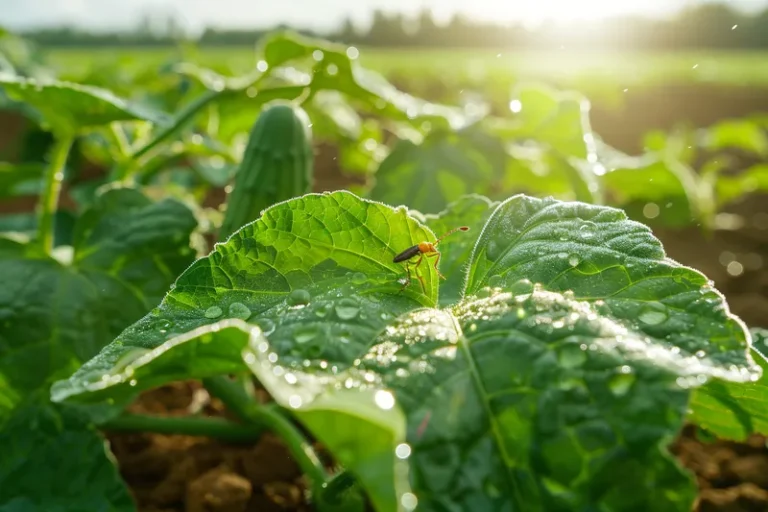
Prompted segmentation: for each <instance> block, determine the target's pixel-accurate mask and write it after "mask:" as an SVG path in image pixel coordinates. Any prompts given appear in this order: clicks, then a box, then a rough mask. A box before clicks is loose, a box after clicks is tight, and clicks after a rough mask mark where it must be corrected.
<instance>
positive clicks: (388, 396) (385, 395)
mask: <svg viewBox="0 0 768 512" xmlns="http://www.w3.org/2000/svg"><path fill="white" fill-rule="evenodd" d="M373 400H374V401H375V402H376V405H378V406H379V407H381V408H382V409H384V410H385V411H388V410H390V409H391V408H393V407H394V406H395V397H394V395H393V394H392V393H390V392H389V391H385V390H383V389H381V390H379V391H377V392H376V394H375V395H374V397H373Z"/></svg>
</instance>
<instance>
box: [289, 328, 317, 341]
mask: <svg viewBox="0 0 768 512" xmlns="http://www.w3.org/2000/svg"><path fill="white" fill-rule="evenodd" d="M318 334H319V332H318V329H317V328H316V327H315V326H312V325H308V326H306V327H300V328H298V329H296V331H295V332H294V333H293V339H294V340H296V343H307V342H309V341H312V340H313V339H315V338H316V337H317V335H318Z"/></svg>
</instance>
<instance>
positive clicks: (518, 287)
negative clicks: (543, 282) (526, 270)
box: [509, 279, 533, 295]
mask: <svg viewBox="0 0 768 512" xmlns="http://www.w3.org/2000/svg"><path fill="white" fill-rule="evenodd" d="M509 291H510V292H511V293H512V295H525V294H528V293H531V292H532V291H533V283H532V282H531V280H530V279H521V280H520V281H517V282H516V283H514V284H513V285H512V286H510V287H509Z"/></svg>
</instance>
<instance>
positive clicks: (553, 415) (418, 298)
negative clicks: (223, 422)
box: [52, 191, 762, 511]
mask: <svg viewBox="0 0 768 512" xmlns="http://www.w3.org/2000/svg"><path fill="white" fill-rule="evenodd" d="M478 200H479V199H478V198H477V197H469V198H465V199H462V200H461V201H460V202H459V204H456V205H451V207H450V208H449V209H448V210H447V211H446V212H444V214H442V215H440V216H438V217H437V218H435V219H434V221H433V222H438V221H439V220H440V218H441V217H444V216H450V215H452V214H453V210H454V209H463V208H464V205H463V204H461V203H463V202H465V201H472V202H476V201H478ZM468 220H472V221H474V222H475V223H476V224H477V225H478V227H479V229H476V230H474V231H472V230H470V231H469V232H467V233H464V234H463V236H462V237H456V238H454V239H446V240H445V242H444V244H441V251H443V252H444V253H446V255H447V256H446V260H450V259H451V257H452V256H451V255H452V254H453V253H454V252H455V253H456V254H462V253H463V254H466V249H468V248H471V250H470V253H469V254H470V255H469V257H468V258H467V259H465V260H463V262H462V265H463V268H462V269H460V271H458V272H453V273H452V274H450V275H449V276H448V279H449V280H452V281H454V282H455V283H461V284H460V285H454V287H453V289H454V290H456V289H459V290H460V295H459V296H458V297H456V298H455V299H454V300H452V301H449V302H448V304H447V305H445V306H442V307H441V306H440V305H439V304H440V302H441V301H440V289H439V282H438V281H439V280H438V275H437V272H436V270H435V269H434V267H433V266H432V265H428V264H423V265H421V266H419V267H418V268H417V269H416V270H415V271H416V272H419V274H420V275H421V277H422V278H423V279H424V281H425V284H426V285H425V289H424V290H422V288H421V287H419V286H412V287H408V288H406V289H405V290H404V291H402V292H401V290H402V284H401V279H402V278H403V273H402V269H401V268H400V266H399V265H398V264H397V263H395V262H393V258H394V256H395V255H397V254H398V253H400V252H401V251H402V250H404V249H406V248H408V247H411V246H413V245H415V244H416V243H418V242H419V241H421V240H428V241H431V242H434V241H435V235H434V232H433V230H432V229H430V227H429V224H424V223H422V222H419V221H418V220H417V219H416V218H415V217H414V216H412V215H410V214H409V212H408V210H406V209H404V208H402V207H401V208H394V207H391V206H388V205H384V204H382V203H377V202H372V201H370V200H365V199H362V198H360V197H358V196H356V195H354V194H352V193H350V192H343V191H340V192H334V193H329V194H308V195H305V196H302V197H299V198H295V199H291V200H289V201H286V202H283V203H280V204H277V205H275V206H272V207H270V208H268V209H267V210H265V211H264V213H263V215H262V216H261V217H260V218H259V219H257V220H256V221H254V222H252V223H250V224H248V225H246V226H244V227H243V228H242V229H240V230H239V231H237V232H236V233H235V234H233V235H232V236H231V237H230V238H229V239H228V240H227V241H226V242H225V243H221V244H217V246H216V248H215V249H214V251H213V252H212V253H211V254H210V255H209V256H207V257H204V258H201V259H198V260H197V261H196V262H195V263H194V264H193V265H191V266H190V267H189V268H188V269H187V270H186V271H185V272H184V273H182V274H181V276H179V278H178V279H177V280H176V282H175V284H174V286H173V288H172V289H171V290H170V291H169V293H168V295H167V296H166V297H165V299H164V300H163V301H162V303H161V304H160V305H159V306H158V307H157V308H156V309H154V310H153V311H151V312H150V313H148V314H147V315H146V316H144V317H143V318H142V319H141V320H139V321H138V322H136V323H135V324H133V325H132V326H130V327H128V328H127V329H126V330H125V331H123V332H122V333H121V334H119V335H118V336H117V337H116V338H115V341H113V342H112V343H111V344H110V345H108V346H107V347H105V348H104V349H103V350H102V351H101V352H100V353H99V354H98V355H96V356H95V357H94V358H93V359H91V360H90V361H88V362H86V363H85V364H84V365H83V366H82V367H81V368H80V369H79V370H77V371H76V372H75V373H74V374H73V375H72V376H71V377H69V378H68V379H65V380H61V381H59V382H57V383H55V384H54V386H53V388H52V397H53V400H54V401H55V402H57V403H79V404H84V405H90V406H95V405H98V404H102V403H115V404H125V403H128V402H130V400H132V399H133V398H134V397H135V396H136V394H137V393H138V392H140V391H142V390H145V389H151V388H153V387H156V386H158V385H161V384H165V383H168V382H173V381H175V380H178V379H190V378H194V379H202V381H203V382H204V383H205V384H206V385H207V386H208V389H209V390H210V391H211V392H212V393H214V394H215V395H217V396H219V397H220V398H222V400H223V401H224V402H225V404H226V405H227V406H228V407H230V408H231V411H232V412H233V413H235V414H236V415H238V416H239V417H240V420H241V421H242V422H244V423H246V424H252V425H254V426H262V427H267V428H270V427H271V428H276V429H277V431H278V432H280V433H281V434H284V439H285V440H286V442H287V443H288V444H289V446H290V447H291V448H292V450H293V454H294V456H295V457H297V459H299V460H302V461H303V466H302V467H303V469H305V472H306V474H307V476H309V477H310V478H311V479H312V480H313V481H314V486H313V489H315V490H316V492H317V494H319V495H322V489H324V488H326V487H327V486H328V484H329V482H330V481H331V478H332V477H331V476H330V475H327V474H326V473H325V472H324V470H322V468H318V467H317V463H316V462H315V461H316V460H317V459H316V457H314V456H312V455H308V451H309V449H308V448H307V442H306V441H303V442H300V441H299V440H298V439H301V438H300V437H299V438H298V439H296V438H295V434H294V433H290V434H288V433H284V432H283V429H287V427H286V426H284V425H281V423H280V422H281V421H284V420H285V419H286V418H290V419H292V420H294V421H296V422H298V423H300V424H302V425H303V426H304V427H305V428H306V429H307V430H308V431H309V432H311V433H312V435H313V436H315V437H316V438H317V439H318V440H320V442H321V443H323V445H324V446H326V447H328V449H329V450H330V451H331V453H332V454H333V455H334V456H335V458H336V460H337V461H338V463H339V464H340V465H341V466H342V467H343V468H344V469H345V471H346V472H348V473H349V474H350V475H351V476H352V477H353V478H354V479H355V480H356V481H357V482H359V484H360V486H361V487H362V489H364V490H365V493H366V496H367V498H368V499H369V500H370V502H371V503H372V505H373V507H374V508H375V509H376V510H380V511H390V510H410V509H413V508H414V507H415V506H416V504H417V503H418V504H419V510H443V509H446V508H458V509H461V510H470V509H475V508H481V509H488V510H499V509H509V510H522V509H524V510H533V509H536V510H574V509H581V508H597V509H605V510H637V509H653V510H680V511H684V510H689V509H690V506H691V503H692V501H693V499H694V497H695V487H694V485H693V482H692V479H691V477H690V475H689V474H688V473H687V472H685V471H683V470H682V469H681V468H680V467H679V465H678V464H677V463H676V462H674V461H673V459H672V458H671V457H670V455H669V454H668V453H667V451H666V448H665V446H664V443H665V442H669V441H670V440H671V439H672V437H673V436H674V435H675V433H676V432H677V431H678V430H679V429H680V427H681V425H682V424H683V421H684V420H685V419H686V417H687V416H688V415H689V412H688V410H689V408H690V407H691V404H696V403H702V402H703V401H707V400H710V398H712V397H716V396H717V395H718V394H719V391H718V390H721V389H722V387H723V386H725V385H731V386H755V384H754V382H755V381H756V380H757V379H758V378H759V377H760V376H761V369H760V366H759V365H758V364H757V363H756V362H755V360H754V359H753V357H759V358H762V356H760V354H759V353H758V352H757V349H756V348H755V347H753V346H752V344H751V337H750V333H749V331H748V330H747V329H746V328H745V327H744V325H743V324H742V323H741V322H740V321H739V320H738V319H737V318H736V317H734V316H733V315H731V314H730V313H729V312H728V309H727V306H726V304H725V302H724V300H723V298H722V296H721V295H720V294H719V293H718V292H717V291H716V290H715V289H714V288H712V286H711V285H710V283H709V282H708V281H707V279H706V277H705V276H703V275H702V274H700V273H698V272H696V271H695V270H693V269H690V268H687V267H685V266H683V265H680V264H679V263H677V262H674V261H672V260H670V259H669V258H667V257H666V256H665V254H664V251H663V248H662V247H661V244H660V243H659V242H658V240H656V239H655V238H654V237H653V235H652V234H651V232H650V230H649V229H648V228H647V227H645V226H644V225H642V224H638V223H636V222H634V221H631V220H628V219H627V218H626V215H625V214H624V213H623V212H621V211H620V210H616V209H613V208H608V207H600V206H592V205H588V204H586V203H579V202H560V201H557V200H553V199H537V198H533V197H529V196H523V195H518V196H513V197H511V198H509V199H508V200H505V201H503V202H501V203H491V202H487V203H486V209H485V210H484V211H483V210H481V211H478V215H477V217H476V218H474V219H468ZM243 374H251V375H253V376H255V378H256V379H258V381H259V382H260V383H261V384H262V385H263V386H264V387H265V388H266V389H267V390H268V391H269V392H270V393H271V396H272V397H273V398H274V400H275V402H276V406H277V409H273V408H272V406H263V405H259V404H258V403H257V402H256V401H255V400H254V399H252V398H249V397H248V396H247V395H245V394H244V393H243V391H242V389H241V388H238V385H237V384H236V382H237V381H235V380H230V379H229V377H228V376H230V375H243ZM761 386H762V384H761ZM720 414H721V413H720V412H716V411H713V410H712V409H710V408H708V407H702V408H700V409H694V412H693V415H694V416H697V417H701V418H702V419H703V420H704V421H705V422H708V423H709V425H710V426H714V427H715V431H717V424H718V423H719V422H720V421H721V420H722V419H721V418H719V417H718V416H719V415H720ZM272 415H275V416H276V417H277V418H280V419H275V418H273V417H272ZM713 417H714V418H713ZM708 418H710V419H713V421H711V422H710V421H709V420H708ZM119 419H120V418H119V417H118V420H119ZM188 421H189V422H191V423H194V421H195V419H194V418H190V419H189V420H188ZM135 424H136V425H137V426H139V425H140V424H141V423H140V422H136V423H135ZM277 425H281V426H279V427H277ZM107 426H108V423H107ZM137 428H140V427H137ZM406 463H407V467H406V469H402V468H401V466H404V465H405V464H406ZM627 472H629V473H631V474H632V475H633V477H632V478H631V479H627V478H626V475H627ZM408 475H410V478H409V477H408ZM337 478H338V477H337Z"/></svg>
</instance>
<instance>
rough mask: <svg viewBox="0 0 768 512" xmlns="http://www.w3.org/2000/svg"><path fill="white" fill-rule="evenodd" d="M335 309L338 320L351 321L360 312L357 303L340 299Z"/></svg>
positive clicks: (347, 299) (352, 300)
mask: <svg viewBox="0 0 768 512" xmlns="http://www.w3.org/2000/svg"><path fill="white" fill-rule="evenodd" d="M335 309H336V315H337V316H338V317H339V319H340V320H352V319H353V318H355V317H356V316H357V315H358V313H359V312H360V306H359V305H358V303H357V301H356V300H354V299H350V298H346V299H341V300H340V301H339V303H338V304H336V308H335Z"/></svg>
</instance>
